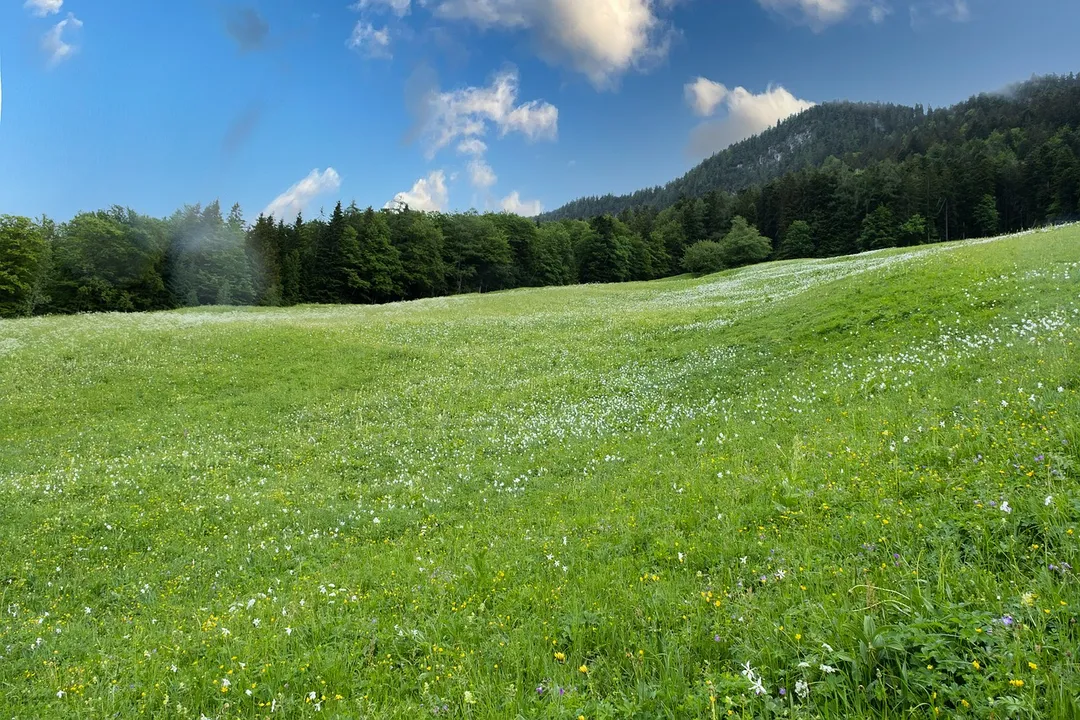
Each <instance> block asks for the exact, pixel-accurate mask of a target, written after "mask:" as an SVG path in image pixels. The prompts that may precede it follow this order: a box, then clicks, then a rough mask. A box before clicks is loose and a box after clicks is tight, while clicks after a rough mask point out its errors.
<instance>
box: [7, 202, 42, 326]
mask: <svg viewBox="0 0 1080 720" xmlns="http://www.w3.org/2000/svg"><path fill="white" fill-rule="evenodd" d="M48 252H49V246H48V245H47V244H46V242H45V238H44V233H43V230H42V228H41V226H39V225H37V224H35V223H34V222H33V221H31V220H30V219H28V218H24V217H15V216H12V215H0V317H18V316H21V315H29V314H31V313H32V312H33V311H34V307H35V305H36V304H38V303H39V302H40V293H41V286H42V283H43V280H44V273H45V270H46V269H47V263H48Z"/></svg>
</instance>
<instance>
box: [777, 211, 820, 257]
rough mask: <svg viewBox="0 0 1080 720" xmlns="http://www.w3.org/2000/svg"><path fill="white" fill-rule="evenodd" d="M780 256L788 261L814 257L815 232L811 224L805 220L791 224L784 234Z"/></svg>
mask: <svg viewBox="0 0 1080 720" xmlns="http://www.w3.org/2000/svg"><path fill="white" fill-rule="evenodd" d="M778 255H779V256H780V257H781V258H786V259H791V258H808V257H814V231H813V230H811V229H810V223H808V222H806V221H805V220H796V221H795V222H793V223H791V225H790V226H788V229H787V232H786V233H784V239H783V241H782V242H781V243H780V251H779V253H778Z"/></svg>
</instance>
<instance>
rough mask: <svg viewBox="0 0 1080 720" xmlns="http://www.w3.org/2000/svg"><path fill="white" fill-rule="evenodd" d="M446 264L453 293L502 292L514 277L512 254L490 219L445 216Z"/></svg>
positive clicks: (506, 241) (443, 230)
mask: <svg viewBox="0 0 1080 720" xmlns="http://www.w3.org/2000/svg"><path fill="white" fill-rule="evenodd" d="M440 221H441V225H442V232H443V237H444V238H445V240H444V242H443V260H444V262H445V264H446V268H447V279H448V285H449V286H450V288H451V289H452V291H453V292H456V293H462V292H484V291H485V290H487V291H491V290H501V289H503V288H504V287H506V286H507V285H508V284H509V283H510V280H511V278H512V276H513V264H512V263H513V257H514V255H513V250H512V249H511V247H510V241H509V239H508V238H507V236H506V234H505V233H504V232H503V231H502V229H501V228H499V227H498V226H497V225H496V224H495V223H494V222H492V220H491V218H490V217H488V216H483V215H477V214H476V213H463V214H460V215H442V216H441V218H440Z"/></svg>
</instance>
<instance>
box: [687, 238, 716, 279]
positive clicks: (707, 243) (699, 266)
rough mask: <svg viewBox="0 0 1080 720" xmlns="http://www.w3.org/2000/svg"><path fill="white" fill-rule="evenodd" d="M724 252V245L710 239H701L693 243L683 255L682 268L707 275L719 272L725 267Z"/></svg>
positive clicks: (696, 273)
mask: <svg viewBox="0 0 1080 720" xmlns="http://www.w3.org/2000/svg"><path fill="white" fill-rule="evenodd" d="M725 257H726V253H725V251H724V247H723V246H722V245H721V244H720V243H718V242H713V241H712V240H702V241H701V242H699V243H694V244H693V245H691V246H690V247H689V248H688V249H687V250H686V254H684V255H683V260H682V264H683V269H684V270H686V272H689V273H693V274H695V275H708V274H709V273H714V272H719V271H720V270H723V269H724V267H725V262H724V261H725Z"/></svg>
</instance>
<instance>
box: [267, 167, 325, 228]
mask: <svg viewBox="0 0 1080 720" xmlns="http://www.w3.org/2000/svg"><path fill="white" fill-rule="evenodd" d="M339 187H341V176H340V175H338V174H337V171H336V170H334V168H332V167H329V168H326V170H324V171H319V169H318V168H316V169H315V170H312V171H311V172H310V173H309V174H308V176H307V177H306V178H304V179H303V180H301V181H300V182H298V183H296V184H295V185H293V186H292V187H291V188H289V189H288V190H286V191H285V192H283V193H281V194H280V195H278V196H277V197H276V198H274V200H273V202H271V203H270V204H269V205H267V206H266V208H265V209H264V210H263V215H267V216H270V217H275V218H277V219H278V220H283V221H290V220H293V219H294V218H295V217H296V215H297V213H299V212H302V211H304V210H305V209H306V208H307V206H308V205H309V204H310V203H311V201H312V200H314V199H315V198H316V197H318V196H319V195H322V194H324V193H328V192H333V191H334V190H337V189H338V188H339Z"/></svg>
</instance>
